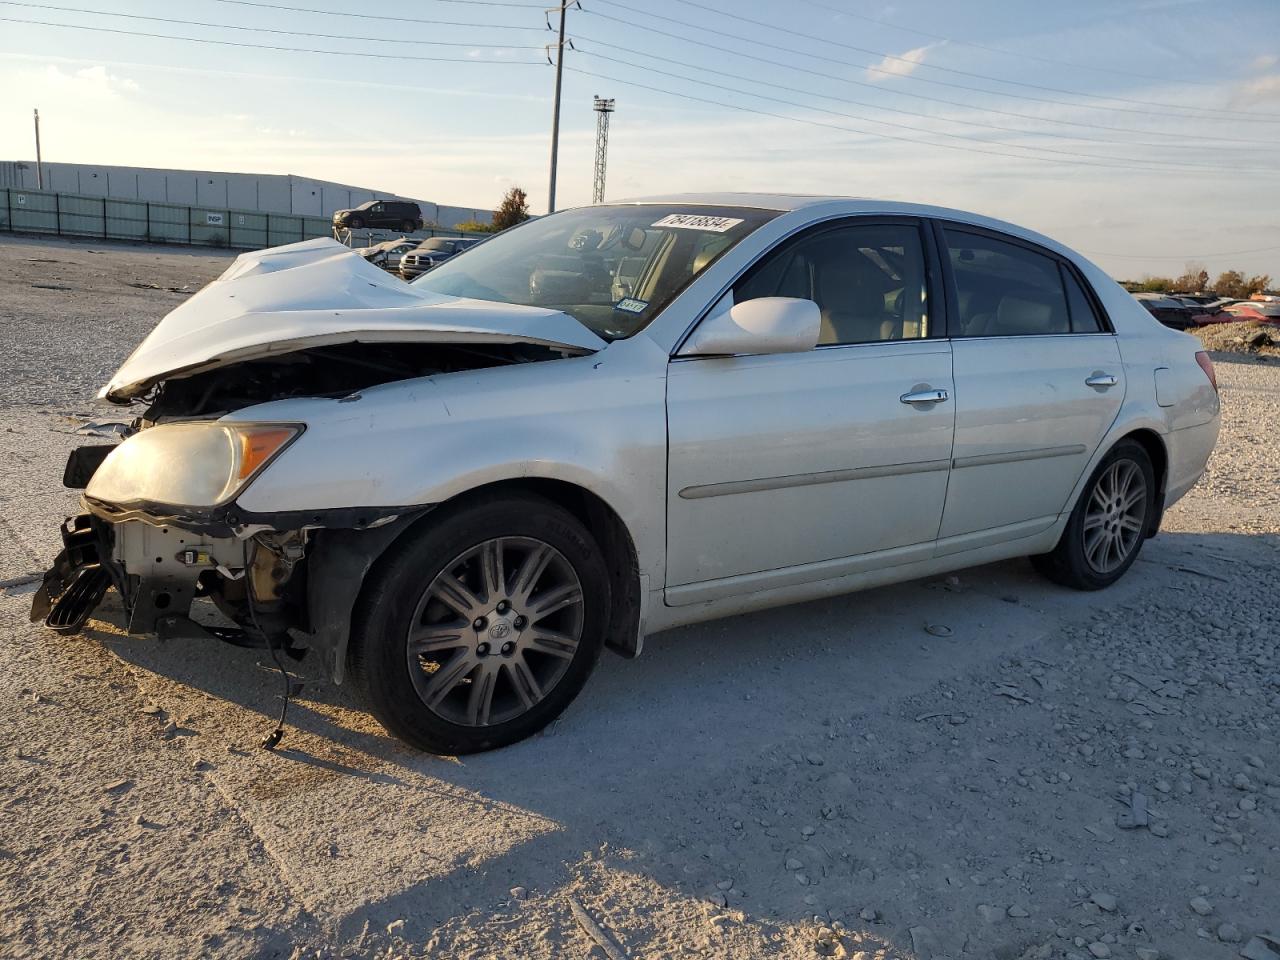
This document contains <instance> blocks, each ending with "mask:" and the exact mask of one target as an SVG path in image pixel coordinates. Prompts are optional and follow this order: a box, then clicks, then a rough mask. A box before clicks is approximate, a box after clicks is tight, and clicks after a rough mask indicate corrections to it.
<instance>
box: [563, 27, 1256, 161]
mask: <svg viewBox="0 0 1280 960" xmlns="http://www.w3.org/2000/svg"><path fill="white" fill-rule="evenodd" d="M583 12H585V13H590V12H591V11H583ZM657 32H659V33H664V32H663V31H657ZM664 35H665V36H671V37H677V39H682V40H684V42H685V43H690V44H693V45H695V46H699V47H704V48H707V49H710V50H716V51H718V52H721V53H725V52H730V51H728V49H727V48H726V47H723V46H720V45H719V44H714V43H707V42H705V41H702V40H694V39H691V38H689V37H679V36H678V35H677V34H666V33H664ZM576 37H577V38H578V39H580V40H585V41H587V42H588V43H597V44H599V45H600V46H603V47H611V48H613V49H615V50H627V51H630V52H633V53H636V54H638V55H641V56H644V57H648V58H652V59H654V60H663V61H666V62H667V63H676V64H680V65H687V64H685V63H684V61H681V60H674V59H672V58H670V57H661V56H658V55H657V54H654V53H650V52H649V51H646V50H638V49H636V48H635V46H634V45H627V46H623V45H621V44H615V43H609V42H607V41H604V40H598V39H595V38H593V37H588V36H586V35H585V34H581V33H579V34H576ZM734 55H735V56H736V57H738V58H739V59H745V60H752V61H754V62H756V63H767V64H770V65H771V66H775V67H782V68H784V69H787V70H793V71H795V72H797V73H803V74H805V75H807V76H811V77H821V78H822V79H824V80H829V81H832V82H834V83H842V84H846V85H848V86H854V87H865V88H866V89H868V90H874V91H876V92H877V93H885V92H888V91H886V90H885V88H884V87H881V86H879V85H877V84H874V83H865V82H863V81H861V80H850V79H847V78H845V77H840V76H836V75H835V74H832V73H823V72H822V71H820V70H810V69H809V68H807V67H798V66H795V65H794V64H790V63H785V62H783V61H781V60H773V59H770V58H769V57H761V56H758V55H755V54H750V53H741V52H737V51H734ZM820 59H825V58H820ZM695 69H697V70H701V71H706V72H708V73H719V74H722V75H724V76H733V77H737V76H738V75H737V74H730V73H726V72H725V71H722V70H714V69H712V68H710V67H696V68H695ZM739 79H742V78H739ZM752 82H753V83H764V81H758V80H752ZM779 86H780V85H779ZM787 89H791V88H787ZM965 89H967V88H965ZM806 92H807V91H806ZM892 93H893V95H895V96H902V97H911V98H913V99H916V100H924V101H926V102H928V103H941V104H945V105H947V106H951V107H959V108H961V109H963V110H975V111H978V112H980V113H991V114H997V115H999V116H1002V117H1014V118H1016V119H1019V120H1030V121H1032V122H1037V123H1052V124H1057V125H1059V126H1068V127H1080V128H1082V129H1086V130H1104V131H1107V132H1109V133H1136V134H1138V135H1140V136H1150V137H1170V138H1175V139H1177V140H1180V141H1181V140H1185V139H1186V135H1185V134H1181V133H1165V132H1163V131H1160V130H1138V129H1135V128H1133V127H1112V126H1107V125H1105V124H1097V123H1085V122H1081V121H1076V120H1059V119H1055V118H1052V117H1037V116H1034V115H1031V114H1026V113H1014V112H1012V111H1009V110H1000V109H998V108H995V107H979V106H976V105H974V104H971V103H962V102H961V101H959V100H947V99H946V98H944V97H931V96H929V95H927V94H922V93H910V92H908V91H905V90H897V91H892ZM816 95H817V96H823V95H822V94H816ZM827 99H836V98H834V97H829V98H827ZM847 102H850V103H857V102H859V101H847ZM864 105H865V106H875V105H873V104H864ZM876 109H881V110H892V109H893V108H891V107H880V106H876ZM897 112H903V113H905V112H906V111H897ZM939 119H943V118H939ZM956 122H965V123H970V122H972V121H956ZM1080 139H1087V138H1080ZM1213 141H1214V143H1238V144H1246V145H1256V146H1263V147H1280V141H1277V140H1251V139H1243V138H1235V137H1219V136H1216V135H1215V136H1214V138H1213ZM1180 145H1181V144H1170V145H1169V146H1180Z"/></svg>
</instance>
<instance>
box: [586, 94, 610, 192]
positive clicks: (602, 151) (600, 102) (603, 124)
mask: <svg viewBox="0 0 1280 960" xmlns="http://www.w3.org/2000/svg"><path fill="white" fill-rule="evenodd" d="M594 109H595V111H596V167H595V180H594V182H593V183H592V186H591V202H592V203H604V172H605V166H606V165H607V163H608V157H609V115H610V114H611V113H613V98H612V97H610V98H609V99H608V100H605V99H604V98H603V97H600V96H597V97H596V98H595V108H594Z"/></svg>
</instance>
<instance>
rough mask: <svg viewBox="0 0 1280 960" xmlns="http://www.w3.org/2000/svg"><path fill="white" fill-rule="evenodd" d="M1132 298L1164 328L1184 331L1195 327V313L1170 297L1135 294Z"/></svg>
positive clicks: (1154, 294)
mask: <svg viewBox="0 0 1280 960" xmlns="http://www.w3.org/2000/svg"><path fill="white" fill-rule="evenodd" d="M1133 298H1134V299H1135V300H1137V301H1138V303H1140V304H1142V306H1143V307H1144V308H1145V309H1146V311H1147V312H1148V313H1150V314H1151V315H1152V316H1153V317H1155V318H1156V319H1157V320H1159V321H1160V322H1161V323H1163V324H1164V325H1165V326H1166V327H1170V328H1172V329H1174V330H1186V329H1188V328H1189V327H1193V326H1195V313H1196V311H1194V310H1193V309H1192V308H1191V307H1189V306H1187V305H1186V304H1185V303H1182V302H1180V301H1178V300H1176V299H1174V298H1173V297H1171V296H1166V295H1165V294H1161V293H1135V294H1133Z"/></svg>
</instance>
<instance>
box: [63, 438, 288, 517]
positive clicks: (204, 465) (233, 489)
mask: <svg viewBox="0 0 1280 960" xmlns="http://www.w3.org/2000/svg"><path fill="white" fill-rule="evenodd" d="M302 430H303V428H302V425H301V424H296V423H240V424H237V423H170V424H161V425H160V426H156V427H151V428H149V429H147V430H143V431H141V432H139V433H136V434H134V435H133V436H132V437H130V438H129V439H128V440H126V441H124V443H122V444H120V446H118V447H116V448H115V449H114V450H112V451H111V453H110V454H109V455H108V456H107V458H106V459H105V460H104V461H102V465H101V466H100V467H98V469H97V471H96V472H95V473H94V475H93V478H92V479H91V480H90V481H89V486H88V488H87V489H86V490H85V494H86V495H87V496H89V497H92V498H93V499H95V500H101V501H103V502H105V503H113V504H129V503H159V504H166V505H172V506H178V507H216V506H219V505H221V504H223V503H226V502H227V501H229V500H231V499H232V498H233V497H235V496H236V495H237V494H238V493H239V492H240V491H241V490H243V489H244V488H245V487H246V486H247V485H248V483H249V481H250V480H252V479H253V477H254V476H255V475H256V474H258V473H259V472H260V471H261V470H262V468H263V467H265V466H266V465H267V463H269V462H270V461H271V460H272V459H274V458H275V457H276V456H277V455H278V454H279V453H280V452H281V451H283V450H284V449H285V448H286V447H287V446H289V444H290V443H292V442H293V441H294V440H295V439H296V438H297V437H298V435H299V434H301V433H302Z"/></svg>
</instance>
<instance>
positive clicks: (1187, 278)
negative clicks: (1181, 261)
mask: <svg viewBox="0 0 1280 960" xmlns="http://www.w3.org/2000/svg"><path fill="white" fill-rule="evenodd" d="M1173 283H1174V287H1173V289H1175V290H1180V291H1182V292H1183V293H1199V292H1200V291H1201V290H1204V289H1205V288H1206V287H1208V286H1209V272H1208V271H1207V270H1205V268H1204V267H1203V266H1202V265H1201V264H1198V263H1188V264H1187V265H1186V266H1185V267H1183V268H1182V276H1180V277H1179V278H1178V279H1177V280H1175V281H1173Z"/></svg>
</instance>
